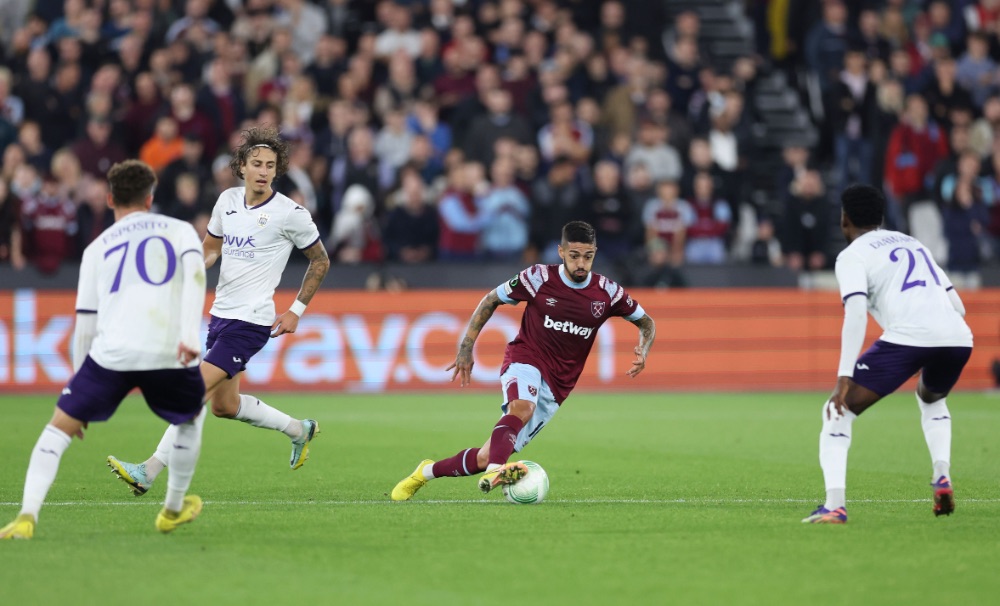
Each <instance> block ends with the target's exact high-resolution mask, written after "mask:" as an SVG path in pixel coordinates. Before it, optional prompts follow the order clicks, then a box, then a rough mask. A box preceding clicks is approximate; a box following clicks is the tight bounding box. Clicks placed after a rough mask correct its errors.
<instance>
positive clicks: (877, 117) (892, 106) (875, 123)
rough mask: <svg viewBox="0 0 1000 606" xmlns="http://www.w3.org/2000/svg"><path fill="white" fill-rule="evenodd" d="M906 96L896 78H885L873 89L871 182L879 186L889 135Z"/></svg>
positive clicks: (882, 178) (896, 122) (882, 177)
mask: <svg viewBox="0 0 1000 606" xmlns="http://www.w3.org/2000/svg"><path fill="white" fill-rule="evenodd" d="M905 98H906V96H905V93H904V90H903V85H902V84H900V83H899V81H897V80H886V81H885V82H883V83H881V84H879V85H878V87H877V88H876V89H875V104H876V105H875V111H874V114H873V116H872V119H871V141H872V163H871V182H872V183H873V184H875V185H876V186H881V185H882V184H883V182H884V176H885V157H886V150H887V149H888V147H889V137H890V136H891V135H892V131H893V130H894V129H895V128H896V125H897V124H899V119H900V116H901V115H902V113H903V103H904V100H905Z"/></svg>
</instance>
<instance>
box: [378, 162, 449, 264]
mask: <svg viewBox="0 0 1000 606" xmlns="http://www.w3.org/2000/svg"><path fill="white" fill-rule="evenodd" d="M383 242H384V243H385V248H386V257H387V258H388V259H389V260H391V261H401V262H403V263H425V262H427V261H432V260H433V259H434V256H435V252H436V249H437V244H438V214H437V210H436V209H435V208H434V207H433V206H432V205H430V204H428V200H427V194H426V188H425V186H424V181H423V178H421V176H420V173H419V171H417V170H415V169H413V168H409V167H404V168H403V170H402V171H400V188H399V190H398V192H397V197H396V200H395V205H394V206H393V208H392V210H391V211H390V212H389V217H388V219H387V220H386V224H385V229H384V230H383Z"/></svg>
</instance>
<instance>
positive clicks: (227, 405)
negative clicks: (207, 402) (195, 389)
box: [212, 396, 240, 419]
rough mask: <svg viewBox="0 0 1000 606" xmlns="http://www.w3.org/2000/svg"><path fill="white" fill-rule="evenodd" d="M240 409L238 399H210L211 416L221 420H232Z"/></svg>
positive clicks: (217, 397)
mask: <svg viewBox="0 0 1000 606" xmlns="http://www.w3.org/2000/svg"><path fill="white" fill-rule="evenodd" d="M239 409H240V398H239V396H237V397H235V398H227V397H225V396H216V397H214V398H212V414H213V415H215V416H217V417H221V418H223V419H234V418H236V413H237V412H239Z"/></svg>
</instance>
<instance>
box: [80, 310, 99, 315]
mask: <svg viewBox="0 0 1000 606" xmlns="http://www.w3.org/2000/svg"><path fill="white" fill-rule="evenodd" d="M76 313H78V314H96V313H97V310H96V309H78V310H76Z"/></svg>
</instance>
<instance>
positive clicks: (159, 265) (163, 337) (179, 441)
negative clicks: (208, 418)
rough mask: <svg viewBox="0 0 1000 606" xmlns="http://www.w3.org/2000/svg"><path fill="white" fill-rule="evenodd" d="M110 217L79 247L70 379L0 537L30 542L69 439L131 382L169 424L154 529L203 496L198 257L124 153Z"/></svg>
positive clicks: (187, 515)
mask: <svg viewBox="0 0 1000 606" xmlns="http://www.w3.org/2000/svg"><path fill="white" fill-rule="evenodd" d="M108 181H109V183H110V186H111V188H110V189H111V193H110V194H109V196H108V204H109V206H111V208H113V209H114V211H115V223H114V224H113V225H112V226H111V227H109V228H108V229H106V230H104V232H103V233H102V234H101V235H100V236H98V237H97V239H96V240H94V241H93V242H92V243H91V244H90V246H88V247H87V249H86V250H85V251H84V253H83V260H82V262H81V264H80V282H79V287H78V290H77V296H76V327H75V329H74V331H73V344H72V348H73V368H74V374H73V378H72V379H70V382H69V385H67V386H66V388H65V389H63V391H62V395H61V396H60V397H59V400H58V401H57V402H56V410H55V414H54V415H53V416H52V420H51V421H49V424H48V425H46V426H45V429H44V430H43V431H42V435H41V436H40V437H39V438H38V442H37V443H36V444H35V448H34V450H32V452H31V459H30V462H29V463H28V473H27V478H26V479H25V482H24V500H23V502H22V506H21V514H20V515H19V516H18V517H17V519H15V520H14V521H13V522H11V523H10V524H8V525H7V526H5V527H4V528H3V529H0V539H30V538H31V537H32V535H33V534H34V530H35V523H36V521H37V520H38V512H39V510H40V509H41V507H42V502H43V501H44V500H45V496H46V494H48V491H49V487H51V486H52V482H53V481H55V479H56V473H57V472H58V471H59V461H60V459H61V458H62V454H63V452H65V450H66V448H68V447H69V444H70V441H71V439H72V436H78V437H80V438H81V439H82V438H83V430H84V429H85V428H86V427H87V424H88V423H89V422H91V421H106V420H108V419H109V418H111V416H112V415H113V414H114V413H115V410H116V409H117V408H118V405H119V404H121V402H122V400H123V399H124V398H125V396H126V395H128V393H129V391H131V390H132V389H133V388H136V387H138V388H139V389H140V390H141V391H142V395H143V397H145V398H146V403H147V404H148V405H149V407H150V408H151V409H152V410H153V412H154V413H156V415H157V416H159V417H160V418H162V419H164V420H166V421H167V422H168V423H170V424H171V425H170V426H171V427H172V428H174V430H173V432H172V440H171V442H170V445H169V446H170V456H169V457H168V462H169V463H170V479H169V481H168V483H167V496H166V500H165V503H164V508H163V510H162V511H161V512H160V514H159V515H158V516H157V518H156V528H157V529H158V530H159V531H160V532H165V533H166V532H171V531H173V530H174V529H175V528H177V527H178V526H180V525H181V524H185V523H187V522H190V521H192V520H194V519H195V518H196V517H197V516H198V514H199V513H200V512H201V499H199V498H198V497H196V496H193V495H191V496H187V495H186V493H187V489H188V487H189V486H190V484H191V478H192V477H193V476H194V468H195V464H196V463H197V461H198V452H199V450H200V448H201V427H202V423H203V420H204V418H205V415H204V412H203V406H202V402H203V397H204V395H205V383H204V382H203V381H202V378H201V373H199V372H198V364H197V362H198V357H199V356H200V355H201V350H200V349H199V347H198V329H199V326H200V325H201V313H202V309H203V308H204V306H205V264H204V261H203V260H202V250H201V243H200V242H199V241H198V234H197V233H196V232H195V230H194V228H193V227H192V226H191V224H190V223H185V222H184V221H178V220H177V219H172V218H170V217H164V216H162V215H158V214H154V213H150V212H149V209H150V207H151V206H152V203H153V186H154V185H155V184H156V175H155V174H154V173H153V169H151V168H150V167H149V166H147V165H146V164H143V163H142V162H139V161H137V160H128V161H125V162H121V163H119V164H115V165H114V166H112V167H111V170H109V171H108Z"/></svg>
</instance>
